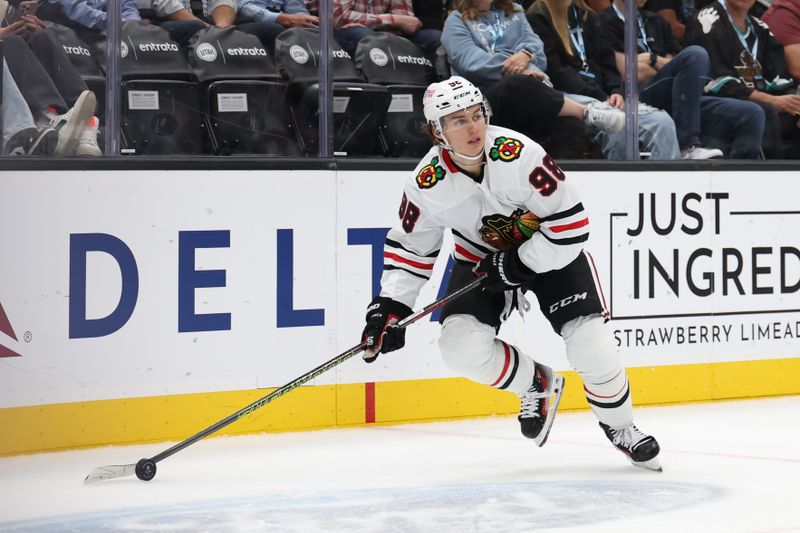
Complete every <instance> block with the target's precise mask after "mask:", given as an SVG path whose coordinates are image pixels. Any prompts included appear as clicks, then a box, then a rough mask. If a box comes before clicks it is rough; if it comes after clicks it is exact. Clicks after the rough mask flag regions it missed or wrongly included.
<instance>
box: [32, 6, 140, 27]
mask: <svg viewBox="0 0 800 533" xmlns="http://www.w3.org/2000/svg"><path fill="white" fill-rule="evenodd" d="M46 2H48V3H50V4H52V5H54V6H55V7H57V8H60V9H59V12H60V14H61V17H58V16H57V15H54V16H52V17H50V18H51V19H52V20H53V22H58V23H61V24H63V25H65V26H69V27H71V28H75V29H78V30H96V31H102V30H104V29H105V27H106V17H107V15H106V6H107V4H108V0H46ZM120 13H121V15H122V21H123V22H125V21H127V20H141V17H140V16H139V9H138V8H137V7H136V2H135V0H121V4H120Z"/></svg>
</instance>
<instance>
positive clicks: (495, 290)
mask: <svg viewBox="0 0 800 533" xmlns="http://www.w3.org/2000/svg"><path fill="white" fill-rule="evenodd" d="M423 106H424V113H425V119H426V121H427V123H428V127H429V131H430V133H431V135H432V137H433V138H434V141H435V144H434V146H433V148H431V150H430V151H429V152H428V154H427V155H426V156H425V157H424V158H423V159H422V161H421V162H420V163H419V165H418V166H417V168H416V169H415V170H414V174H413V177H412V178H411V179H410V180H408V181H407V182H406V185H405V190H404V193H403V197H402V201H401V204H400V211H399V220H398V222H397V224H396V225H395V227H393V228H392V229H391V230H390V231H389V233H388V235H387V239H386V244H385V248H384V258H385V259H384V271H383V276H382V278H381V292H380V294H379V295H378V296H377V297H376V298H375V299H374V300H373V301H372V303H371V304H370V305H369V307H368V308H367V316H366V327H365V328H364V333H363V336H364V340H365V342H366V343H367V345H368V346H370V348H368V349H367V350H365V352H364V359H365V361H367V362H372V361H374V360H375V359H376V358H377V356H378V354H379V353H388V352H391V351H393V350H397V349H399V348H402V347H403V346H404V344H405V330H404V329H400V328H398V327H397V326H396V325H394V324H395V323H396V322H397V321H399V320H402V319H403V318H405V317H406V316H409V315H410V314H411V312H412V310H411V308H412V306H413V305H414V302H415V300H416V297H417V295H418V293H419V290H420V289H421V288H422V286H423V285H424V284H425V282H427V281H428V279H429V278H430V275H431V272H432V269H433V264H434V262H435V261H436V257H437V255H438V254H439V250H440V247H441V245H442V237H443V235H444V232H445V230H447V229H449V230H450V231H451V232H452V234H453V238H454V240H455V250H454V251H453V256H454V258H455V260H456V265H455V266H454V268H453V272H452V275H451V277H450V282H449V286H448V293H451V292H453V291H455V290H457V289H459V288H461V287H463V286H464V285H466V284H468V283H470V282H471V281H473V280H474V279H475V276H476V275H485V277H484V279H483V282H482V286H481V287H480V288H478V289H475V290H473V291H471V292H469V293H466V294H465V295H464V296H462V297H460V298H459V299H457V300H454V301H452V302H450V303H449V304H447V305H446V306H445V307H444V308H443V309H442V314H441V318H440V321H441V323H442V332H441V338H440V339H439V348H440V350H441V354H442V357H443V359H444V361H445V363H446V364H447V365H448V366H450V367H451V368H452V369H453V370H454V371H456V372H458V373H460V374H463V375H465V376H466V377H468V378H470V379H472V380H474V381H476V382H478V383H483V384H485V385H488V386H490V387H495V388H498V389H504V390H509V391H513V392H515V393H516V394H517V395H519V397H520V399H521V408H520V413H519V417H518V418H519V422H520V426H521V430H522V433H523V435H525V436H526V437H528V438H532V439H535V440H536V442H537V444H539V446H542V445H543V444H544V443H545V440H546V439H547V435H548V432H549V430H550V427H551V425H552V422H553V417H554V416H555V413H556V409H557V407H558V400H559V399H560V396H561V393H562V391H563V383H564V378H563V377H562V376H560V375H558V374H555V373H554V372H553V370H552V369H550V368H549V367H547V366H546V365H543V364H541V363H537V362H535V361H534V360H533V359H532V358H531V356H530V355H528V354H525V353H523V352H522V351H520V350H519V349H518V348H516V347H514V346H512V345H509V344H508V343H506V342H504V341H502V340H500V339H498V338H497V336H496V335H497V332H498V331H499V329H500V326H501V324H502V322H503V320H504V319H505V318H507V317H508V316H509V315H510V313H511V311H513V310H514V308H516V307H517V306H518V305H522V307H523V308H525V310H527V307H528V306H527V302H526V301H525V300H524V298H521V293H522V292H524V291H526V290H530V291H532V292H533V293H534V294H535V295H536V297H537V298H538V300H539V304H540V307H541V310H542V312H543V313H544V314H545V316H546V317H547V319H548V320H549V321H550V323H551V325H552V326H553V328H554V329H555V331H556V332H557V333H559V334H560V335H561V336H562V337H563V339H564V342H565V343H566V352H567V358H568V359H569V361H570V364H571V365H572V366H573V367H574V368H575V369H576V370H577V372H578V374H579V375H580V376H581V378H582V379H583V382H584V388H585V391H586V397H587V399H588V401H589V404H590V406H591V408H592V410H593V411H594V413H595V415H596V416H597V418H598V419H599V420H600V426H601V427H602V429H603V431H604V432H605V434H606V436H607V437H608V439H609V440H611V442H612V443H613V444H614V446H616V447H617V448H618V449H619V450H621V451H622V452H623V453H625V454H626V455H627V456H628V457H629V459H630V460H631V461H632V462H633V464H635V465H638V466H643V467H646V468H650V469H653V470H660V469H661V467H660V465H659V462H658V458H657V456H658V453H659V446H658V443H657V442H656V440H655V438H653V437H652V436H648V435H645V434H644V433H642V432H641V431H639V430H638V429H637V428H636V426H634V425H633V409H632V402H631V398H630V390H629V386H628V380H627V375H626V373H625V369H624V368H623V367H622V364H621V362H620V358H619V355H618V353H617V348H616V344H615V342H614V339H613V337H612V335H611V334H610V332H609V331H608V330H607V329H606V326H605V321H606V318H607V316H608V312H607V310H606V309H605V304H604V299H603V295H602V293H601V292H600V287H599V284H598V280H597V277H596V273H595V269H594V265H593V262H592V258H591V256H590V255H589V254H588V253H587V252H586V251H585V250H584V249H583V243H584V242H585V241H586V239H587V238H588V236H589V226H588V224H589V219H588V217H587V214H586V211H585V210H584V209H583V205H582V204H581V201H580V198H579V197H578V194H577V192H576V191H575V189H574V188H572V187H571V186H570V182H569V179H567V177H566V176H565V174H564V172H563V171H562V170H561V169H560V168H559V167H558V165H557V164H556V163H555V161H553V160H552V159H551V158H550V156H548V155H547V153H545V152H544V150H543V149H542V148H541V147H540V146H539V145H538V144H536V143H535V142H533V141H531V140H530V139H529V138H527V137H525V136H524V135H521V134H519V133H517V132H515V131H512V130H509V129H505V128H500V127H496V126H489V117H490V110H489V106H488V104H487V103H486V101H485V100H484V97H483V95H482V94H481V92H480V90H478V89H477V88H476V87H475V86H474V85H472V84H471V83H470V82H468V81H467V80H465V79H464V78H460V77H457V76H454V77H452V78H449V79H447V80H445V81H442V82H439V83H434V84H432V85H430V86H429V87H428V89H427V91H426V92H425V96H424V101H423ZM584 294H585V295H586V297H585V298H574V299H573V298H571V297H572V296H573V295H581V296H582V295H584ZM571 300H574V301H572V303H569V304H565V303H563V302H569V301H571ZM518 302H523V303H521V304H518Z"/></svg>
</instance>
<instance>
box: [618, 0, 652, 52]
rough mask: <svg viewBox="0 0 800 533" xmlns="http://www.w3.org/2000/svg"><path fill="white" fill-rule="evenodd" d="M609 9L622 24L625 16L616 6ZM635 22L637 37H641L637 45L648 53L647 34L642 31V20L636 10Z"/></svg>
mask: <svg viewBox="0 0 800 533" xmlns="http://www.w3.org/2000/svg"><path fill="white" fill-rule="evenodd" d="M628 1H633V0H628ZM611 7H613V8H614V12H615V13H616V14H617V17H619V19H620V20H621V21H622V22H625V15H623V14H622V11H620V10H619V8H618V7H617V4H613V3H612V4H611ZM636 22H637V23H638V24H639V36H640V37H641V39H639V44H641V45H642V48H644V51H645V52H649V51H650V46H649V45H648V44H647V32H646V31H645V29H644V20H642V16H641V15H640V14H639V11H638V10H637V11H636Z"/></svg>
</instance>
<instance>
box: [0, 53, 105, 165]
mask: <svg viewBox="0 0 800 533" xmlns="http://www.w3.org/2000/svg"><path fill="white" fill-rule="evenodd" d="M94 105H95V99H94V95H93V94H92V93H91V92H90V91H84V92H83V93H82V94H81V96H79V97H78V100H77V102H76V103H75V105H74V106H73V107H72V108H71V109H69V110H68V111H67V112H66V113H64V114H63V115H61V116H60V117H59V120H58V121H57V122H54V123H52V124H47V125H46V126H43V127H38V128H37V127H36V124H35V123H34V121H33V115H32V114H31V110H30V108H29V107H28V103H27V102H26V101H25V98H24V97H23V96H22V93H21V92H20V90H19V87H18V86H17V83H16V81H15V80H14V77H13V76H12V75H11V72H10V71H9V70H8V66H7V64H6V63H5V62H3V110H2V112H3V147H4V154H5V155H58V156H71V155H99V154H96V153H94V152H93V151H91V150H90V153H85V148H86V147H85V146H83V145H82V143H81V139H82V134H83V132H84V131H85V130H86V120H85V119H86V117H91V116H92V114H93V113H94ZM95 147H96V145H95Z"/></svg>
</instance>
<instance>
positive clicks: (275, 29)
mask: <svg viewBox="0 0 800 533" xmlns="http://www.w3.org/2000/svg"><path fill="white" fill-rule="evenodd" d="M237 21H238V22H239V29H241V30H243V31H246V32H248V33H255V34H257V35H259V38H261V36H262V35H263V36H264V37H263V38H261V42H262V43H263V44H264V46H266V47H267V48H268V49H269V50H272V51H274V50H275V38H276V37H277V36H278V34H280V33H281V32H282V31H283V30H285V29H286V28H294V27H300V28H317V27H319V17H317V16H315V15H311V14H309V12H308V10H307V9H306V6H305V4H303V0H241V2H240V4H239V14H238V16H237ZM250 28H258V29H257V31H252V30H251V29H250ZM265 41H266V42H265Z"/></svg>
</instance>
